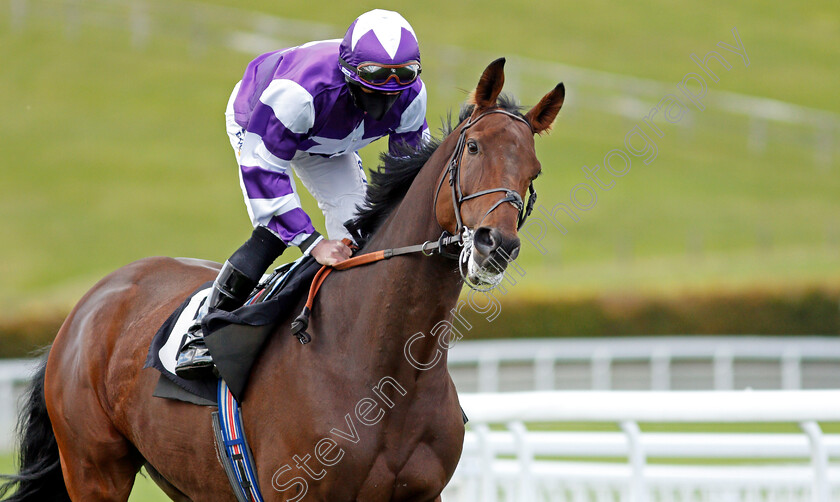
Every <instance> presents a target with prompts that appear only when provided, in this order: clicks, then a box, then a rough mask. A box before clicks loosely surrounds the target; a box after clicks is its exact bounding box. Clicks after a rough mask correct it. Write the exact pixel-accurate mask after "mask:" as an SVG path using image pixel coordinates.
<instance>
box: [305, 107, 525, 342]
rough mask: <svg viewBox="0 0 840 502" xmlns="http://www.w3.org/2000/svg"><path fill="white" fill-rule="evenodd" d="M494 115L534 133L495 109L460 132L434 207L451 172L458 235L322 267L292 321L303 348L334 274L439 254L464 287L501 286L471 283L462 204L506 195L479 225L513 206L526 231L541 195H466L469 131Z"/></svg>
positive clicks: (469, 247)
mask: <svg viewBox="0 0 840 502" xmlns="http://www.w3.org/2000/svg"><path fill="white" fill-rule="evenodd" d="M494 113H501V114H504V115H507V116H508V117H511V118H513V119H515V120H518V121H520V122H522V123H524V124H525V125H527V126H528V129H530V130H531V131H532V132H533V128H532V127H531V124H530V123H529V122H528V121H527V120H525V119H524V118H522V117H520V116H519V115H516V114H513V113H511V112H509V111H507V110H502V109H493V110H489V111H486V112H484V113H481V114H479V115H478V116H476V117H475V118H472V117H470V119H468V120H467V122H466V123H465V124H464V125H463V126H462V127H461V129H460V131H459V132H458V142H457V143H456V144H455V151H454V152H452V156H451V157H450V159H449V162H448V167H447V169H446V172H444V173H443V174H442V175H441V178H440V183H439V184H438V187H437V191H436V192H435V199H434V203H433V205H432V210H433V211H434V209H435V208H436V207H437V199H438V196H439V195H440V190H441V188H442V187H443V181H444V180H445V179H446V173H447V172H448V173H449V186H450V188H451V191H452V205H453V210H454V212H455V221H456V225H457V226H456V233H455V235H451V234H449V232H447V231H446V230H444V231H443V232H442V233H441V234H440V237H439V238H438V240H437V241H426V242H424V243H423V244H416V245H413V246H405V247H399V248H392V249H383V250H380V251H374V252H372V253H365V254H362V255H358V256H353V257H351V258H349V259H347V260H344V261H342V262H339V263H336V264H335V265H324V266H322V267H321V269H320V270H318V273H316V274H315V277H314V278H313V279H312V285H311V286H310V287H309V295H308V296H307V298H306V305H304V307H303V310H302V311H301V313H300V315H299V316H297V317H296V318H295V320H294V321H292V326H291V328H292V330H291V332H292V335H294V336H295V337H296V338H297V339H298V341H299V342H300V343H301V344H304V345H305V344H307V343H309V342H310V341H312V336H311V335H310V334H309V333H307V332H306V328H308V327H309V317H310V315H311V313H312V307H313V305H314V304H315V296H316V295H317V294H318V290H319V289H320V288H321V285H322V284H323V283H324V280H325V279H326V278H327V276H328V275H329V274H330V272H332V271H333V270H347V269H350V268H354V267H359V266H362V265H369V264H371V263H375V262H378V261H382V260H388V259H391V258H393V257H394V256H401V255H406V254H411V253H418V252H420V253H423V254H424V255H425V256H431V255H432V254H434V253H435V252H437V253H438V254H440V255H441V256H444V257H446V258H451V259H458V260H459V267H458V268H459V271H460V273H461V278H462V279H463V280H464V283H465V284H467V285H468V286H469V287H471V288H473V289H477V290H480V291H486V290H489V289H493V288H494V287H496V286H497V285H498V282H496V283H495V284H491V285H490V287H489V288H488V289H482V287H481V286H479V285H477V284H475V283H473V282H472V281H471V280H469V278H468V274H467V273H466V272H465V271H464V264H465V263H466V262H467V260H468V259H469V258H470V256H471V253H472V230H470V228H469V227H467V226H466V225H464V223H463V220H462V218H461V204H463V203H464V202H465V201H468V200H472V199H476V198H478V197H481V196H484V195H488V194H491V193H497V192H502V193H504V194H505V196H504V197H502V198H501V199H499V200H498V201H497V202H496V203H495V204H493V206H492V207H490V209H488V210H487V212H486V213H484V216H483V217H482V218H481V220H480V222H479V225H480V224H481V222H483V221H484V220H485V219H486V218H487V217H488V216H489V215H490V213H492V212H493V211H494V210H495V209H496V208H497V207H499V206H500V205H502V204H504V203H506V202H509V203H510V204H512V205H513V206H514V207H515V208H516V209H517V210H518V211H519V217H518V219H517V227H516V228H517V230H518V229H520V228H522V225H523V224H524V223H525V220H526V219H527V218H528V216H529V215H530V214H531V211H532V210H533V208H534V203H535V202H536V200H537V192H536V190H534V183H533V182H531V183H530V184H529V185H528V202H527V203H525V202H524V201H523V200H522V196H521V195H519V192H517V191H516V190H511V189H509V188H489V189H487V190H481V191H478V192H476V193H473V194H470V195H466V196H465V195H464V194H463V191H462V190H461V158H462V157H463V155H464V149H465V147H466V144H467V131H468V130H469V129H470V128H471V127H472V126H473V125H475V124H476V123H477V122H478V121H479V120H481V119H482V118H484V117H486V116H487V115H491V114H494ZM343 242H344V243H345V244H347V245H348V246H352V242H351V241H350V240H349V239H344V240H343ZM453 244H457V245H460V246H461V252H460V253H458V254H453V253H449V252H447V251H445V250H444V248H445V247H447V246H450V245H453ZM500 275H501V274H500ZM500 281H501V277H499V282H500Z"/></svg>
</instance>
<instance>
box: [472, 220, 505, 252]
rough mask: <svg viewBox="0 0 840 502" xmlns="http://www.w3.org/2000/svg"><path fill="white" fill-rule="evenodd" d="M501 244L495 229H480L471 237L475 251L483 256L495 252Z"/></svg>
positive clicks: (500, 237) (500, 238)
mask: <svg viewBox="0 0 840 502" xmlns="http://www.w3.org/2000/svg"><path fill="white" fill-rule="evenodd" d="M501 242H502V236H501V233H500V232H499V231H498V230H496V229H495V228H490V227H480V228H479V229H478V230H476V231H475V235H473V244H474V245H475V249H476V250H477V251H478V252H479V253H481V254H483V255H485V256H487V255H489V254H490V253H492V252H493V251H495V250H496V249H497V248H498V247H499V244H500V243H501Z"/></svg>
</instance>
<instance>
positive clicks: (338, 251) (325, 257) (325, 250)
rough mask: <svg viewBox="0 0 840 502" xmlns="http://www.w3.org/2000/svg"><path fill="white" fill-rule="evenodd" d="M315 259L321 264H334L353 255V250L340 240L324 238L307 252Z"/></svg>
mask: <svg viewBox="0 0 840 502" xmlns="http://www.w3.org/2000/svg"><path fill="white" fill-rule="evenodd" d="M309 254H311V255H312V257H313V258H315V261H317V262H318V263H320V264H321V265H335V264H336V263H338V262H340V261H344V260H346V259H348V258H350V256H352V255H353V251H352V250H351V249H350V247H349V246H347V244H345V243H343V242H341V241H340V240H327V239H324V240H322V241H321V242H319V243H318V244H316V245H315V247H314V248H312V251H310V252H309Z"/></svg>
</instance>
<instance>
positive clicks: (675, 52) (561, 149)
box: [0, 0, 840, 313]
mask: <svg viewBox="0 0 840 502" xmlns="http://www.w3.org/2000/svg"><path fill="white" fill-rule="evenodd" d="M7 3H8V2H6V3H4V5H5V8H2V9H0V60H2V61H3V71H2V72H0V109H2V110H4V117H7V120H4V121H2V123H0V151H2V152H3V160H2V163H0V236H2V237H3V245H2V246H0V276H1V277H3V280H2V282H0V301H2V302H3V303H4V305H7V306H8V307H9V308H10V309H11V311H12V312H30V313H31V312H33V311H34V312H39V311H42V310H44V309H50V308H58V309H66V308H68V307H69V306H70V305H72V304H73V303H74V302H75V301H76V300H77V299H78V298H79V297H80V295H81V294H82V293H83V292H84V291H85V290H86V289H87V288H89V287H90V286H91V285H92V284H93V283H94V282H95V281H96V280H98V279H99V278H100V277H102V276H103V275H104V274H106V273H108V272H109V271H111V270H113V269H115V268H117V267H119V266H121V265H123V264H125V263H127V262H130V261H132V260H135V259H138V258H142V257H145V256H150V255H172V256H195V257H202V258H208V259H213V260H217V261H222V260H224V259H225V258H226V257H227V256H228V255H229V254H230V253H231V252H232V251H233V250H234V249H235V248H236V247H237V246H238V245H239V244H241V242H242V241H244V239H245V238H246V237H247V235H248V233H249V232H250V227H249V223H248V220H247V215H246V213H245V210H244V207H243V204H242V201H241V194H240V190H239V187H238V181H237V175H236V170H235V166H234V164H233V156H232V155H231V152H230V150H229V146H228V142H227V138H226V135H225V133H224V131H223V129H222V127H223V126H222V111H223V108H224V105H225V103H226V100H227V96H228V94H229V91H230V88H231V87H232V85H233V83H234V82H235V81H236V80H237V79H238V78H239V75H240V74H241V72H242V69H243V68H244V66H245V64H246V63H247V61H248V60H249V59H250V56H248V55H244V54H241V53H237V52H234V51H232V50H229V49H223V48H219V47H218V46H217V45H208V46H206V47H203V48H202V46H201V45H200V44H199V45H198V46H196V44H195V43H193V42H191V41H190V40H191V38H190V37H191V35H189V29H190V26H191V25H190V24H189V20H178V19H174V18H173V19H170V18H167V19H164V20H163V21H161V22H159V23H157V24H153V25H152V27H151V32H150V33H151V35H150V39H149V40H150V42H149V44H148V45H147V46H145V47H143V48H141V49H134V48H132V44H131V41H130V37H129V35H128V33H127V32H126V30H125V28H124V27H123V28H121V27H120V26H109V27H108V29H105V28H104V27H102V26H101V25H96V26H95V27H93V28H87V29H82V30H79V32H78V33H75V34H72V33H71V34H69V35H68V34H67V31H68V30H67V28H66V25H65V22H64V21H63V20H62V17H61V16H62V15H61V14H60V13H61V12H63V11H62V10H61V9H57V8H55V9H50V8H49V7H50V6H51V5H52V4H49V3H43V2H38V1H33V2H29V3H28V4H27V5H30V6H31V7H30V10H31V12H30V13H29V17H28V18H27V20H26V22H25V24H24V25H22V28H21V29H18V30H14V29H12V25H11V24H10V23H11V19H10V17H9V16H10V14H9V12H10V9H9V8H8V5H7ZM206 3H215V4H219V5H228V6H234V5H237V6H238V5H240V4H238V3H235V2H232V1H227V0H225V1H220V0H214V1H212V2H206ZM150 5H152V6H158V7H159V5H160V4H158V3H156V2H150ZM174 5H176V6H177V5H180V4H177V3H176V4H174ZM195 5H196V7H195V9H193V10H191V9H192V8H186V9H182V10H184V11H185V12H194V11H195V10H198V8H199V6H200V4H195ZM389 5H391V4H389ZM39 6H40V7H39ZM372 6H373V3H371V2H368V1H363V2H361V3H336V4H335V5H331V6H330V8H328V9H326V8H325V9H321V8H319V9H315V11H317V12H315V11H313V10H312V9H311V8H310V6H309V5H308V4H305V3H297V4H288V3H284V4H283V5H280V4H277V3H276V2H270V1H268V0H260V1H257V2H251V3H250V4H249V8H251V9H259V10H261V11H262V12H266V13H269V14H275V15H279V16H285V17H290V18H300V19H309V20H313V21H318V22H321V23H326V24H327V25H333V26H335V27H336V28H335V33H334V34H333V36H340V35H341V34H342V32H343V30H344V26H345V25H347V24H348V22H349V21H350V20H351V19H352V18H354V17H355V16H356V15H358V13H360V12H362V11H363V10H365V9H367V8H369V7H372ZM52 7H55V5H52ZM156 8H157V7H156ZM391 8H393V9H395V10H399V11H401V12H402V13H403V14H404V15H405V16H406V18H408V19H409V20H410V21H411V22H412V24H413V26H414V27H415V30H416V31H417V33H418V35H419V36H420V39H421V45H423V47H424V49H423V50H424V54H425V55H426V57H424V77H425V78H427V81H428V82H430V86H429V87H430V108H429V113H428V117H429V121H430V123H431V124H432V125H433V126H435V125H436V124H437V123H438V122H439V121H438V117H441V116H444V115H445V113H446V111H447V110H449V109H457V107H458V106H459V104H460V102H461V101H462V100H463V97H464V93H463V89H469V88H471V87H472V86H474V84H475V81H476V79H477V77H478V75H479V71H480V70H481V68H482V67H483V66H484V65H485V64H486V63H487V62H489V60H490V59H491V58H492V55H506V56H508V59H509V61H510V62H511V64H512V65H515V64H516V62H517V56H519V55H521V56H526V57H531V58H538V59H544V60H551V61H558V62H563V63H567V64H572V65H577V66H582V67H589V68H595V69H601V70H606V71H611V72H617V73H623V74H628V75H634V76H640V77H645V78H652V79H659V80H662V81H664V82H667V83H676V82H678V81H679V80H680V79H681V78H682V76H683V75H684V74H686V73H688V72H692V71H695V69H696V67H695V66H694V64H693V63H692V62H691V60H690V59H689V57H688V56H689V54H690V53H692V52H695V53H698V54H700V55H701V56H702V55H703V54H705V53H706V52H708V51H709V50H712V49H714V48H715V43H716V42H717V41H720V40H723V41H726V42H730V41H731V34H730V30H731V28H732V27H733V26H737V27H738V29H739V32H740V35H741V38H742V40H743V43H744V45H745V46H746V48H747V51H748V54H749V55H750V59H751V64H750V67H749V68H745V67H744V66H743V64H741V63H740V62H738V61H736V60H731V61H732V62H733V69H732V70H731V71H729V72H724V73H722V74H721V82H719V83H718V84H713V85H712V86H711V87H712V89H715V90H731V91H737V92H744V93H748V94H754V95H759V96H766V97H771V98H776V99H782V100H786V101H791V102H794V103H799V104H803V105H807V106H811V107H816V108H823V109H827V110H833V111H840V97H838V95H837V93H836V61H837V60H838V56H840V29H838V27H839V26H840V5H838V4H837V3H836V2H827V1H826V2H812V3H809V4H808V7H807V8H804V7H797V6H793V5H789V4H787V3H782V2H774V3H769V4H768V3H765V2H758V1H753V2H746V3H738V4H730V3H723V2H720V3H717V4H715V5H707V6H706V7H704V8H702V9H696V8H695V9H694V10H691V9H687V8H686V7H684V6H683V5H680V4H671V3H668V2H660V1H653V0H648V1H645V2H635V3H633V4H632V7H630V4H628V5H627V6H621V5H610V6H609V7H607V6H606V5H600V3H596V4H591V3H580V4H574V5H568V4H560V3H551V2H548V3H546V2H515V1H512V0H504V1H503V0H494V1H491V2H478V1H468V2H456V3H452V2H439V3H435V2H433V3H432V4H429V3H428V2H426V3H423V4H422V5H420V4H410V3H408V2H396V3H394V4H393V5H391ZM38 9H40V10H38ZM48 12H49V13H50V14H49V15H46V14H47V13H48ZM237 12H238V11H237ZM239 15H240V14H236V15H235V16H233V17H236V16H239ZM91 22H92V21H91ZM182 32H186V33H187V34H183V33H182ZM209 35H213V33H210V34H209ZM447 45H454V46H460V47H464V48H466V49H472V50H482V51H486V52H487V53H488V56H487V60H486V61H483V60H481V61H458V60H453V59H452V58H451V57H448V56H447V52H446V51H445V50H444V49H443V47H445V46H447ZM733 57H734V58H737V56H734V55H733ZM559 78H562V76H559ZM554 79H555V76H554V75H550V76H548V77H547V78H544V79H532V80H529V81H526V82H519V83H518V87H519V88H520V93H519V97H520V99H521V100H522V101H523V102H525V103H534V102H535V101H536V100H537V99H539V97H540V96H541V95H542V94H543V93H544V92H546V91H548V90H549V89H550V87H551V85H552V84H553V81H554ZM437 83H440V84H439V85H437ZM567 83H568V84H569V85H568V96H567V106H566V109H565V110H564V111H563V112H561V114H560V117H559V119H558V121H557V123H556V126H555V129H554V131H553V132H552V134H551V135H550V136H545V137H542V138H539V139H538V140H537V148H538V154H539V157H540V159H541V161H542V163H543V170H544V172H545V175H544V176H543V177H541V178H540V180H539V182H538V183H537V188H538V190H539V194H540V199H539V203H540V204H541V205H544V206H545V207H547V208H550V207H551V206H553V205H554V204H557V203H566V204H568V201H569V191H570V189H571V188H572V187H573V186H575V185H576V184H578V183H581V182H584V181H586V180H585V178H584V177H583V173H582V172H581V170H580V167H581V166H582V165H588V166H593V165H595V164H601V163H602V159H603V156H604V154H605V153H606V152H607V151H609V150H611V149H613V148H619V147H621V146H622V144H623V139H624V135H625V134H626V133H627V132H628V131H629V130H630V128H631V127H632V126H633V125H634V124H635V123H636V122H638V121H639V120H640V119H641V118H642V117H643V114H640V115H639V116H638V119H631V118H626V119H624V118H619V117H617V116H616V115H613V114H607V113H603V112H599V111H593V110H591V109H583V108H580V107H576V101H575V99H576V95H577V94H578V89H577V88H576V87H575V85H574V82H567ZM655 101H656V99H651V101H650V103H646V105H648V104H649V105H650V106H653V105H654V104H655ZM692 123H693V125H692V126H688V125H685V124H687V121H686V122H685V123H684V124H683V125H679V126H674V125H667V124H666V125H663V126H662V129H663V132H664V133H665V137H664V138H662V139H657V145H658V148H659V154H658V157H657V159H656V160H655V161H654V162H653V163H652V164H650V165H644V164H642V163H641V162H639V161H636V162H634V164H633V167H632V169H631V171H630V172H629V173H628V174H627V175H626V176H624V177H622V178H618V179H616V180H615V181H616V185H615V187H614V188H612V189H611V190H610V191H606V192H605V191H599V192H598V197H599V198H598V201H597V204H596V207H595V208H594V209H592V210H591V211H588V212H579V216H580V221H579V222H576V223H573V222H570V221H565V222H564V224H565V226H566V227H567V229H568V234H566V235H562V234H561V233H560V232H558V231H556V230H550V231H549V233H548V235H547V236H546V238H545V240H544V245H545V246H546V248H547V249H549V252H548V254H546V255H545V256H543V255H541V254H540V253H538V252H536V250H535V249H534V248H533V247H532V246H530V245H527V244H526V245H525V249H524V251H523V253H522V258H521V263H522V266H523V267H524V269H525V270H526V272H527V277H526V279H525V280H523V281H522V282H521V284H522V286H521V287H519V288H517V290H516V291H517V294H520V295H524V296H528V295H533V296H540V297H544V296H545V295H546V294H549V295H552V296H561V295H574V294H583V295H593V294H601V293H610V292H631V293H639V292H651V291H654V292H662V291H664V292H666V293H667V292H674V291H680V290H698V289H700V290H716V289H720V288H755V287H773V288H787V287H791V286H802V285H823V286H825V285H836V284H837V281H838V279H840V259H838V258H837V257H838V255H840V197H838V196H837V194H838V193H840V171H838V168H840V161H838V159H840V152H837V151H836V148H835V154H834V160H833V163H832V164H831V165H830V166H827V167H818V166H817V165H815V164H814V162H813V160H812V157H813V150H812V148H811V145H812V140H813V138H812V137H811V133H810V132H809V131H807V130H804V129H796V128H781V129H779V128H775V127H773V126H771V127H770V129H769V131H768V133H769V136H768V137H769V142H768V145H767V148H766V150H764V151H763V152H760V153H751V152H750V151H749V150H748V149H747V145H746V140H745V138H746V133H745V131H747V130H748V128H749V123H748V122H747V120H746V119H740V118H733V117H730V116H726V115H721V114H719V113H717V112H714V111H710V110H707V111H705V112H697V113H694V114H693V116H692ZM381 147H382V145H381V144H379V145H377V147H373V148H369V149H368V151H366V152H363V158H364V160H365V162H366V164H367V165H368V166H373V165H375V164H376V154H377V150H376V148H381ZM602 172H603V171H602ZM305 207H306V209H307V210H308V211H309V213H310V214H311V215H313V217H315V219H316V220H320V215H319V214H318V210H317V208H315V205H314V203H313V202H312V201H311V199H309V198H308V197H305Z"/></svg>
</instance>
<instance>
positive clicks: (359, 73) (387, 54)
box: [338, 9, 420, 93]
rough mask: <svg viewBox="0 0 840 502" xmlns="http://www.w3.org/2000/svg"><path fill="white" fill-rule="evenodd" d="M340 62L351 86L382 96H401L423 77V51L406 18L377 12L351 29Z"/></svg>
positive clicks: (340, 66) (359, 18)
mask: <svg viewBox="0 0 840 502" xmlns="http://www.w3.org/2000/svg"><path fill="white" fill-rule="evenodd" d="M338 62H339V68H340V69H341V72H342V73H344V76H345V80H347V82H348V83H349V84H356V85H358V86H363V87H365V88H367V89H368V90H371V91H375V92H378V93H392V92H399V91H403V90H405V89H407V88H408V87H410V86H411V84H413V83H414V81H415V80H417V78H418V76H419V75H420V47H419V45H418V44H417V36H416V35H415V34H414V29H413V28H412V27H411V25H410V24H408V21H406V20H405V18H403V17H402V16H401V15H399V14H398V13H396V12H392V11H389V10H382V9H375V10H372V11H370V12H365V13H364V14H362V15H361V16H359V17H358V18H356V20H355V21H353V24H351V25H350V28H348V29H347V33H346V34H345V35H344V39H343V40H342V41H341V45H340V46H339V49H338ZM351 87H352V85H351Z"/></svg>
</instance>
